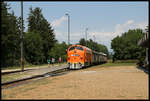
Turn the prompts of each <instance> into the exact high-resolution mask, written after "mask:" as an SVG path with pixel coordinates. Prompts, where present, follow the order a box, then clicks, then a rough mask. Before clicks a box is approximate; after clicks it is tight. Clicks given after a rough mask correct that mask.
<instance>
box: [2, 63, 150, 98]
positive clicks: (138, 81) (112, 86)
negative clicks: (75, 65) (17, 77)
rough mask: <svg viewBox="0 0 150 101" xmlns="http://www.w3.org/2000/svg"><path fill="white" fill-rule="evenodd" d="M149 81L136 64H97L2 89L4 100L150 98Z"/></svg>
mask: <svg viewBox="0 0 150 101" xmlns="http://www.w3.org/2000/svg"><path fill="white" fill-rule="evenodd" d="M148 83H149V82H148V74H146V73H144V72H143V71H141V70H139V69H137V68H136V67H134V66H117V67H108V68H107V67H103V68H97V67H96V68H95V67H93V68H87V69H82V70H77V71H74V72H70V73H66V74H65V75H61V76H55V77H49V78H46V79H42V80H39V81H36V82H34V83H30V84H26V85H22V86H19V87H16V88H11V89H2V99H148V98H149V96H148Z"/></svg>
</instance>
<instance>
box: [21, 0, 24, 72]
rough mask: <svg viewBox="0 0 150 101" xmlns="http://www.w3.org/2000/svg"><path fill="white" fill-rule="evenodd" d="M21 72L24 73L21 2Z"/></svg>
mask: <svg viewBox="0 0 150 101" xmlns="http://www.w3.org/2000/svg"><path fill="white" fill-rule="evenodd" d="M21 71H22V72H23V71H24V56H23V1H21Z"/></svg>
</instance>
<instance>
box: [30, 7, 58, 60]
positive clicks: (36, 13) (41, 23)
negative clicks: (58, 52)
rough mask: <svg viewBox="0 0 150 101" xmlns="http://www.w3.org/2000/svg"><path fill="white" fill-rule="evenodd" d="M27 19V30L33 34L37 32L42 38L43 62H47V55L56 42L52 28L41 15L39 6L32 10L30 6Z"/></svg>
mask: <svg viewBox="0 0 150 101" xmlns="http://www.w3.org/2000/svg"><path fill="white" fill-rule="evenodd" d="M27 19H28V23H29V24H28V32H33V33H34V34H36V33H39V34H40V36H41V38H42V46H43V50H42V52H43V54H44V57H45V58H44V62H45V63H46V62H47V59H48V57H49V53H48V52H49V51H50V50H51V48H52V47H53V46H54V43H55V42H56V39H55V34H54V30H53V29H52V27H51V25H50V23H48V21H47V20H46V19H45V18H44V16H43V15H42V9H40V8H39V7H37V8H35V9H34V10H32V8H30V13H29V17H28V18H27Z"/></svg>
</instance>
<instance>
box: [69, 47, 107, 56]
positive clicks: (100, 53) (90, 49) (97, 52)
mask: <svg viewBox="0 0 150 101" xmlns="http://www.w3.org/2000/svg"><path fill="white" fill-rule="evenodd" d="M73 46H80V47H83V48H85V49H87V50H90V51H91V50H92V49H90V48H88V47H86V46H83V45H72V46H70V47H73ZM92 51H93V52H94V53H96V54H101V55H104V56H106V54H105V53H103V52H96V51H94V50H92Z"/></svg>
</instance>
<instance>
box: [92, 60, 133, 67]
mask: <svg viewBox="0 0 150 101" xmlns="http://www.w3.org/2000/svg"><path fill="white" fill-rule="evenodd" d="M131 61H132V62H131ZM115 66H136V60H127V61H122V62H120V61H116V62H114V63H112V60H108V61H107V63H104V64H100V65H96V66H95V67H115Z"/></svg>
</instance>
